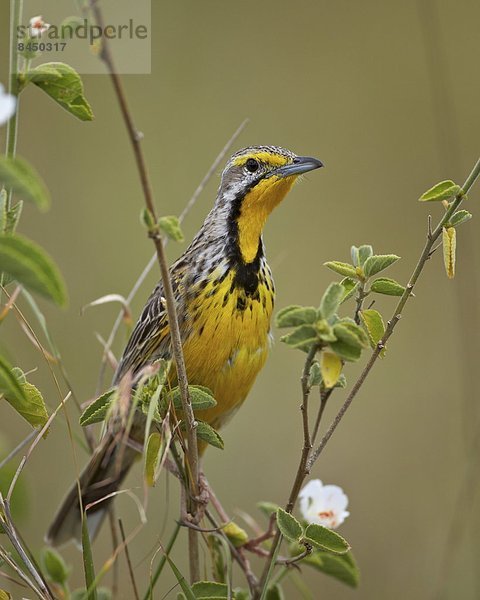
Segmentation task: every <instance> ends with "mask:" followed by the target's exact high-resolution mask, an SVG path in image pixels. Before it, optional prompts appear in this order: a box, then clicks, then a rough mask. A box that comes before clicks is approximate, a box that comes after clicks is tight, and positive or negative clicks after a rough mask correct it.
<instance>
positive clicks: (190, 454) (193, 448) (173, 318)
mask: <svg viewBox="0 0 480 600" xmlns="http://www.w3.org/2000/svg"><path fill="white" fill-rule="evenodd" d="M90 6H91V9H92V11H93V14H94V18H95V21H96V22H97V24H98V25H99V26H100V27H101V29H102V30H104V27H103V25H104V23H103V16H102V13H101V11H100V8H99V6H98V4H97V3H96V2H93V1H91V2H90ZM100 57H101V59H102V60H103V61H104V63H105V65H106V67H107V69H108V72H109V75H110V78H111V81H112V84H113V87H114V89H115V93H116V96H117V100H118V103H119V106H120V110H121V112H122V116H123V120H124V123H125V126H126V128H127V131H128V134H129V138H130V142H131V145H132V149H133V153H134V156H135V162H136V164H137V169H138V174H139V176H140V181H141V184H142V189H143V195H144V200H145V206H146V208H147V210H148V211H149V212H150V214H151V215H152V217H153V220H154V222H155V223H157V222H158V218H157V214H156V210H155V204H154V199H153V192H152V188H151V185H150V180H149V176H148V171H147V166H146V162H145V158H144V155H143V150H142V147H141V145H140V139H141V136H140V135H139V134H138V131H137V129H136V127H135V125H134V123H133V118H132V114H131V112H130V109H129V107H128V103H127V99H126V96H125V93H124V90H123V86H122V83H121V80H120V77H119V76H118V73H117V72H116V69H115V65H114V62H113V57H112V55H111V53H110V47H109V45H108V41H107V39H106V38H103V39H102V49H101V53H100ZM149 233H150V237H151V238H152V240H153V243H154V245H155V249H156V252H157V259H158V264H159V266H160V272H161V275H162V281H163V288H164V294H165V299H166V304H167V314H168V323H169V328H170V340H171V346H172V350H173V358H174V360H175V365H176V368H177V379H178V387H179V389H180V395H181V401H182V410H183V412H184V415H185V428H186V434H187V441H188V447H187V455H186V458H187V464H188V467H189V475H190V484H191V486H192V491H193V493H194V495H196V494H197V490H198V474H199V466H198V445H197V434H196V428H197V422H196V420H195V416H194V414H193V408H192V403H191V400H190V394H189V389H188V381H187V373H186V369H185V361H184V357H183V349H182V339H181V335H180V327H179V325H178V318H177V308H176V303H175V296H174V293H173V289H172V282H171V279H170V273H169V269H168V264H167V258H166V255H165V249H164V247H163V238H162V235H161V234H160V231H159V230H158V228H156V229H152V230H151V231H150V232H149ZM190 510H191V512H192V515H193V517H195V513H196V504H195V502H192V503H191V505H190ZM188 536H189V556H190V561H189V562H190V579H191V581H192V582H193V581H197V580H198V579H199V577H200V567H199V560H200V559H199V553H198V535H197V533H196V532H194V531H193V530H191V529H189V532H188Z"/></svg>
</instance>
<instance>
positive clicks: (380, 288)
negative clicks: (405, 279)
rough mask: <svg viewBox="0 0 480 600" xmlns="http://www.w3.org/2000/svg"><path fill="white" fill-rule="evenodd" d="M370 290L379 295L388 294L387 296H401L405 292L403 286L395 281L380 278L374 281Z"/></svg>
mask: <svg viewBox="0 0 480 600" xmlns="http://www.w3.org/2000/svg"><path fill="white" fill-rule="evenodd" d="M370 289H371V290H372V292H376V293H377V294H386V295H387V296H401V295H402V294H403V292H404V291H405V288H404V287H403V285H401V284H400V283H398V281H395V279H389V278H388V277H379V278H378V279H375V281H373V283H372V285H371V287H370Z"/></svg>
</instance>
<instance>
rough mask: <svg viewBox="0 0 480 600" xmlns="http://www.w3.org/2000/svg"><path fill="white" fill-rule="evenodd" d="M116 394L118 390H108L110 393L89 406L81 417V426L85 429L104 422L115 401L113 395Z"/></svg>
mask: <svg viewBox="0 0 480 600" xmlns="http://www.w3.org/2000/svg"><path fill="white" fill-rule="evenodd" d="M115 392H116V388H114V389H112V390H108V392H105V393H104V394H102V395H101V396H99V397H98V398H97V399H96V400H94V401H93V402H92V403H91V404H89V405H88V406H87V408H86V409H85V410H84V411H83V413H82V414H81V415H80V425H81V426H82V427H85V426H86V425H92V424H93V423H101V422H102V421H104V420H105V417H106V416H107V414H108V411H109V409H110V406H111V405H112V402H113V400H114V398H113V395H114V394H115Z"/></svg>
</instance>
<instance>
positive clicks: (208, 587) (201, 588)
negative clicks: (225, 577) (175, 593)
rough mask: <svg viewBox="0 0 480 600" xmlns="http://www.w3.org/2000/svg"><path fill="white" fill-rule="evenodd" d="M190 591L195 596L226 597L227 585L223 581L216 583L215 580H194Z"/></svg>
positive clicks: (198, 597)
mask: <svg viewBox="0 0 480 600" xmlns="http://www.w3.org/2000/svg"><path fill="white" fill-rule="evenodd" d="M192 592H193V593H194V595H195V598H197V599H200V598H201V599H202V600H203V598H215V599H219V598H227V596H228V586H227V584H225V583H217V582H216V581H196V582H195V583H194V584H193V585H192Z"/></svg>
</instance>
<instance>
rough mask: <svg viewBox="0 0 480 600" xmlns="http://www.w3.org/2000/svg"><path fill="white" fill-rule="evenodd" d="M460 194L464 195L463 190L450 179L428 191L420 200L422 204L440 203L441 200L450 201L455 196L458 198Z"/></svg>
mask: <svg viewBox="0 0 480 600" xmlns="http://www.w3.org/2000/svg"><path fill="white" fill-rule="evenodd" d="M460 193H463V192H462V188H461V187H460V186H459V185H457V184H456V183H454V182H453V181H451V180H450V179H447V180H446V181H441V182H440V183H437V184H436V185H434V186H433V187H432V188H430V189H429V190H427V191H426V192H425V193H424V194H422V195H421V196H420V198H419V200H420V202H433V201H436V202H438V201H439V200H448V199H449V198H452V197H453V196H458V195H459V194H460Z"/></svg>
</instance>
